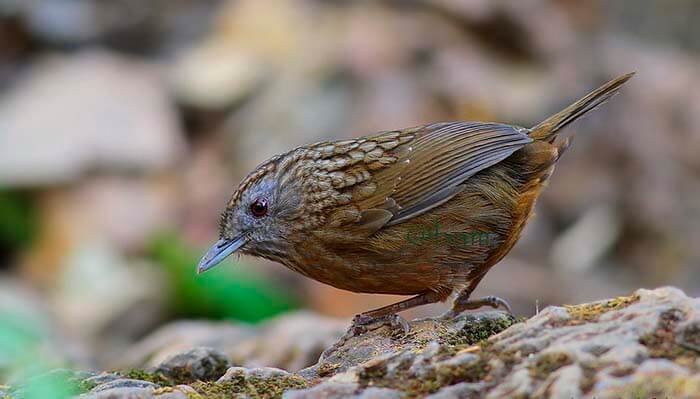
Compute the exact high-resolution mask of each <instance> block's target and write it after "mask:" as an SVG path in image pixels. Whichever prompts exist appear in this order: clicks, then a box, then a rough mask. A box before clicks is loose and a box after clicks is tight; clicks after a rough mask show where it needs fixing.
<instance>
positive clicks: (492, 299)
mask: <svg viewBox="0 0 700 399" xmlns="http://www.w3.org/2000/svg"><path fill="white" fill-rule="evenodd" d="M484 274H485V273H484ZM482 277H483V275H481V276H479V277H477V278H475V279H474V280H472V281H471V282H470V283H469V285H468V286H467V287H466V288H464V289H463V290H462V291H461V292H460V293H459V294H458V295H457V298H455V301H454V303H453V304H452V309H450V311H449V312H447V313H445V314H444V315H443V317H446V318H452V317H456V316H457V315H458V314H460V313H462V312H464V311H465V310H472V309H479V308H481V307H484V306H490V307H492V308H494V309H498V308H500V307H502V308H504V309H505V310H506V311H508V313H510V314H513V310H512V308H511V307H510V304H509V303H508V302H507V301H506V300H505V299H502V298H499V297H497V296H493V295H489V296H485V297H481V298H475V299H470V296H471V294H472V291H474V289H475V288H476V286H477V285H478V284H479V282H480V281H481V278H482Z"/></svg>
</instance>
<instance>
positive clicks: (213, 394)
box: [190, 375, 309, 399]
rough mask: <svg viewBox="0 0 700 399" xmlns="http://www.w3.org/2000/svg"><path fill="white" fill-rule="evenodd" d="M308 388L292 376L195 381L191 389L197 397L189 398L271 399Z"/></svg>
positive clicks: (305, 383) (304, 383) (300, 379)
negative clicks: (243, 398)
mask: <svg viewBox="0 0 700 399" xmlns="http://www.w3.org/2000/svg"><path fill="white" fill-rule="evenodd" d="M308 386H309V384H308V382H306V380H304V379H303V378H301V377H299V376H294V375H292V376H285V377H280V378H274V379H260V378H254V377H249V378H245V377H243V376H238V377H234V378H233V379H232V380H231V381H226V382H202V381H197V382H195V383H193V384H192V385H191V387H192V388H193V389H194V390H195V391H197V394H198V395H199V396H198V397H197V396H192V395H190V396H191V399H200V398H201V399H230V398H231V397H234V396H235V395H237V394H244V395H247V396H250V397H252V398H260V399H268V398H270V399H271V398H280V397H282V394H283V393H284V392H285V391H287V390H290V389H302V388H307V387H308Z"/></svg>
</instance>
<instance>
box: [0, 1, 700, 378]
mask: <svg viewBox="0 0 700 399" xmlns="http://www.w3.org/2000/svg"><path fill="white" fill-rule="evenodd" d="M699 18H700V3H698V2H696V1H691V0H677V1H674V2H662V1H651V0H625V1H623V0H617V1H603V0H598V1H587V2H580V1H574V0H558V1H554V0H551V1H546V0H528V1H517V2H515V1H493V0H412V1H411V0H407V1H399V0H394V1H390V0H385V1H349V0H345V1H343V0H335V1H322V0H267V1H256V0H230V1H224V0H168V1H165V0H151V1H142V0H111V1H100V0H0V382H5V381H12V380H13V379H17V378H21V376H22V375H28V374H31V373H32V372H34V371H37V370H42V369H46V368H49V367H59V366H65V367H77V368H83V369H98V368H114V367H129V366H134V365H140V364H144V363H145V362H147V361H148V360H145V359H148V358H153V357H154V356H155V357H157V356H158V355H157V353H161V354H162V353H163V352H158V351H159V350H161V349H162V348H164V347H168V346H169V347H171V348H172V347H182V346H186V344H185V343H183V342H190V341H191V340H197V339H199V340H200V341H202V342H206V343H211V341H212V340H214V341H215V340H216V339H219V340H224V341H226V344H227V345H230V348H231V350H230V351H229V352H228V353H229V354H230V355H231V356H232V357H234V358H236V356H239V358H241V359H245V360H242V362H244V363H246V362H247V363H256V362H257V363H260V364H264V365H278V366H284V367H287V368H290V369H299V368H301V367H304V366H306V365H308V363H309V362H311V363H313V362H314V361H315V360H316V357H317V356H318V353H319V351H320V350H321V349H322V348H323V347H324V345H327V344H328V343H330V342H333V341H332V338H328V337H331V336H332V337H334V336H336V335H337V334H338V333H340V332H342V331H343V329H344V328H345V327H346V325H347V321H348V320H349V317H350V316H352V315H354V314H356V313H358V312H361V311H364V310H368V309H370V308H373V307H377V306H381V305H384V304H387V303H390V302H392V301H396V300H397V299H400V298H399V297H390V296H379V295H358V294H352V293H347V292H342V291H339V290H336V289H333V288H331V287H328V286H324V285H321V284H320V283H316V282H314V281H311V280H308V279H305V278H303V277H301V276H299V275H296V274H294V273H292V272H290V271H288V270H286V269H285V268H284V267H282V266H280V265H277V264H271V263H269V262H265V261H261V260H256V259H252V258H246V257H243V258H241V259H240V261H236V260H230V261H228V262H227V263H226V264H225V265H224V266H223V267H219V268H218V269H216V270H214V271H212V272H210V273H207V274H205V275H201V276H198V275H196V273H195V266H196V263H197V261H198V260H199V257H200V256H201V255H202V253H203V251H204V250H205V249H206V247H207V246H208V245H209V244H210V243H212V242H213V241H215V240H216V238H217V222H218V217H219V212H220V211H221V210H222V208H223V206H224V205H225V203H226V202H227V199H228V197H229V196H230V194H231V193H232V192H233V190H234V189H235V187H236V186H237V184H238V182H239V181H240V179H242V178H243V177H244V176H245V175H246V174H247V173H248V172H249V171H250V170H252V168H254V167H255V166H256V165H257V164H258V163H260V162H261V161H263V160H265V159H266V158H268V157H269V156H271V155H274V154H277V153H280V152H283V151H286V150H289V149H291V148H293V147H295V146H298V145H301V144H305V143H309V142H313V141H318V140H321V139H340V138H347V137H354V136H359V135H363V134H367V133H372V132H375V131H379V130H385V129H396V128H401V127H409V126H413V125H417V124H423V123H428V122H433V121H443V120H459V119H461V120H487V121H500V122H508V123H513V124H519V125H522V126H532V125H534V124H535V123H537V122H539V121H540V120H541V119H543V118H544V117H546V116H548V115H549V114H551V113H553V112H555V111H558V110H559V109H560V108H562V107H563V106H565V105H567V104H569V103H570V102H572V101H573V100H574V99H576V98H578V97H580V96H582V95H583V94H585V93H586V92H588V91H589V90H592V89H594V88H595V87H597V86H598V85H600V84H601V83H603V82H604V81H606V80H608V79H610V78H613V77H615V76H617V75H620V74H623V73H626V72H629V71H637V72H638V74H637V76H636V77H635V78H634V79H633V80H632V81H631V82H630V84H629V85H628V86H626V87H624V89H623V90H622V93H621V94H620V95H619V96H618V97H616V98H615V99H614V100H613V101H611V102H610V103H608V104H607V105H605V106H604V107H602V108H601V109H599V110H598V111H597V112H595V113H593V114H592V115H591V116H589V117H587V118H586V119H584V120H583V121H582V122H579V123H576V124H575V125H574V126H572V128H570V129H569V130H568V131H569V132H570V133H573V132H578V134H577V135H576V139H575V141H574V144H573V147H572V148H571V150H570V151H569V152H568V153H567V154H566V156H564V157H563V159H562V161H561V162H560V163H559V166H558V167H557V171H556V173H555V174H554V176H553V178H552V179H551V180H550V187H549V189H548V190H546V191H545V193H544V195H543V196H542V197H541V199H540V201H539V203H538V205H537V216H536V217H535V218H534V219H533V220H532V221H531V222H530V223H529V225H528V226H527V228H526V230H525V232H524V235H523V237H522V239H521V240H520V242H519V243H518V245H517V247H516V248H515V249H514V250H513V251H512V252H511V254H510V255H509V256H508V257H506V259H505V260H504V261H502V262H501V263H500V264H499V265H497V266H496V267H495V268H494V269H493V270H492V271H491V272H490V273H489V274H488V275H487V277H486V278H485V279H484V281H483V282H482V284H481V286H480V287H479V289H478V290H477V293H476V295H486V294H495V295H499V296H501V297H503V298H506V299H508V300H509V301H510V302H511V304H512V305H513V306H514V309H515V310H516V312H517V313H518V314H521V315H531V314H534V313H535V311H536V308H537V307H539V308H542V307H544V306H546V305H548V304H562V303H576V302H580V301H586V300H591V299H600V298H604V297H609V296H616V295H624V294H627V293H629V292H631V291H632V290H634V289H636V288H638V287H656V286H661V285H675V286H679V287H681V288H682V289H684V290H686V292H687V293H688V294H690V295H695V296H697V295H698V294H700V273H698V272H699V270H698V267H700V227H699V226H700V225H699V222H700V156H698V152H699V151H700V73H699V71H700V25H698V24H697V21H698V19H699ZM441 306H442V305H437V306H433V307H424V308H419V309H417V310H415V311H414V312H413V313H410V314H409V315H408V316H409V317H420V316H428V315H436V314H439V313H440V312H441V311H443V309H444V307H441ZM303 309H309V310H310V312H309V311H306V312H304V311H302V312H299V311H301V310H303ZM295 310H296V311H297V312H296V313H292V314H290V315H289V316H284V317H286V319H285V318H284V317H283V318H282V319H275V320H276V321H274V322H273V323H276V324H272V325H270V324H267V325H266V326H267V327H265V328H266V330H265V331H268V333H267V335H264V334H263V335H260V334H255V333H253V332H252V331H257V330H255V329H256V328H257V327H255V323H257V322H260V321H263V322H264V321H265V320H269V319H270V318H271V317H272V316H275V315H278V314H281V313H284V312H289V311H295ZM312 312H313V313H312ZM316 313H318V314H321V315H326V316H332V317H338V318H341V319H340V320H337V321H336V320H333V319H326V318H324V319H323V320H325V321H324V322H323V323H321V322H318V321H315V320H317V319H315V318H316V317H318V316H314V314H316ZM176 320H190V321H186V322H183V321H180V322H175V321H176ZM194 320H227V321H231V320H233V321H235V322H215V321H213V322H211V324H207V323H209V322H205V321H199V322H197V321H194ZM279 320H283V321H282V322H280V321H279ZM284 320H286V321H284ZM173 323H174V324H173ZM267 323H270V322H267ZM285 323H286V324H285ZM304 323H307V324H304ZM324 323H326V324H324ZM299 326H302V327H299ZM303 326H307V327H308V326H312V327H313V329H314V330H315V333H316V334H319V335H322V334H326V335H325V336H324V338H322V339H321V338H319V339H318V340H315V341H314V340H313V337H308V335H309V334H308V331H309V329H308V328H307V329H306V330H304V331H306V333H304V334H303V335H304V336H305V339H307V340H312V341H309V342H310V343H308V344H304V345H307V346H305V347H304V348H305V349H298V348H297V350H296V352H293V353H292V352H289V353H292V354H289V353H287V352H284V353H282V352H280V351H282V350H281V349H280V350H277V351H276V352H275V351H273V352H264V350H263V349H259V348H260V347H262V346H265V345H263V344H261V343H260V342H261V340H263V341H264V340H265V339H270V337H272V339H274V340H273V341H270V342H274V343H275V345H277V346H278V348H279V347H285V346H284V345H285V344H284V337H288V339H290V340H293V341H295V342H296V343H295V345H299V334H297V335H294V334H296V333H295V332H294V331H296V330H294V329H295V327H299V329H300V331H301V330H303ZM323 326H325V329H324V327H323ZM153 331H159V333H156V336H155V337H154V336H152V335H151V336H149V333H151V332H153ZM212 331H218V333H216V334H215V333H212ZM217 334H218V335H217ZM285 334H286V335H285ZM144 337H145V338H144ZM164 337H165V338H164ZM212 337H216V338H212ZM266 337H267V338H266ZM188 340H189V341H188ZM216 342H219V341H216ZM241 342H245V345H241ZM222 345H223V344H222ZM246 345H247V346H246ZM268 346H269V345H268ZM273 346H274V345H273ZM256 348H258V349H256ZM285 348H286V347H285ZM300 351H301V352H303V353H306V355H304V356H306V357H303V356H302V357H300V355H299V353H300ZM304 351H306V352H304ZM166 352H167V351H166ZM307 352H308V353H307ZM242 353H244V354H242ZM284 356H287V357H284ZM290 356H291V357H290ZM295 356H296V357H295ZM251 359H253V360H251ZM295 362H296V363H295ZM290 364H291V365H290Z"/></svg>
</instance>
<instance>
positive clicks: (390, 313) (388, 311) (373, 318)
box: [321, 291, 444, 359]
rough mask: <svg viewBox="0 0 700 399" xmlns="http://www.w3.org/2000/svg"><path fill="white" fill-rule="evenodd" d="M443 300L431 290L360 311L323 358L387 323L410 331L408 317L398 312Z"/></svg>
mask: <svg viewBox="0 0 700 399" xmlns="http://www.w3.org/2000/svg"><path fill="white" fill-rule="evenodd" d="M441 300H444V297H441V296H440V294H438V293H437V292H432V291H430V292H425V293H423V294H420V295H416V296H414V297H411V298H408V299H404V300H403V301H400V302H396V303H393V304H391V305H387V306H383V307H381V308H378V309H374V310H370V311H367V312H364V313H360V314H358V315H356V316H355V317H354V318H353V319H352V325H351V326H350V328H349V329H348V331H347V332H346V333H345V334H344V335H343V336H342V337H340V339H339V340H338V342H336V343H335V344H333V346H331V347H330V348H328V349H326V350H325V351H323V353H322V354H321V359H323V358H325V357H327V356H328V355H329V354H330V353H332V352H334V351H335V350H336V349H338V348H340V347H341V346H343V345H344V344H345V343H346V342H347V341H348V340H349V339H350V338H352V337H356V336H358V335H361V334H363V333H365V332H367V331H370V330H376V329H377V328H380V327H382V326H385V325H389V326H390V327H392V328H397V327H401V329H402V330H403V332H404V333H408V332H409V331H410V330H411V326H410V325H409V324H408V322H407V321H406V319H404V318H403V317H401V316H399V315H398V314H396V313H397V312H401V311H403V310H407V309H411V308H414V307H416V306H421V305H427V304H430V303H435V302H439V301H441Z"/></svg>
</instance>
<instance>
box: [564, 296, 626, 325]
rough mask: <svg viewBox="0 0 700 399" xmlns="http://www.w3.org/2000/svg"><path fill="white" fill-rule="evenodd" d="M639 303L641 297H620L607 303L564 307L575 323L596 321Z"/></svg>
mask: <svg viewBox="0 0 700 399" xmlns="http://www.w3.org/2000/svg"><path fill="white" fill-rule="evenodd" d="M637 301H639V295H636V294H635V295H631V296H620V297H617V298H613V299H609V300H606V301H600V302H593V303H585V304H581V305H564V308H565V309H566V310H567V311H568V312H569V315H571V319H572V320H573V321H575V322H576V321H578V322H591V321H596V320H598V318H599V317H600V315H602V314H603V313H607V312H610V311H612V310H617V309H622V308H625V307H627V306H629V305H631V304H633V303H635V302H637Z"/></svg>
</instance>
